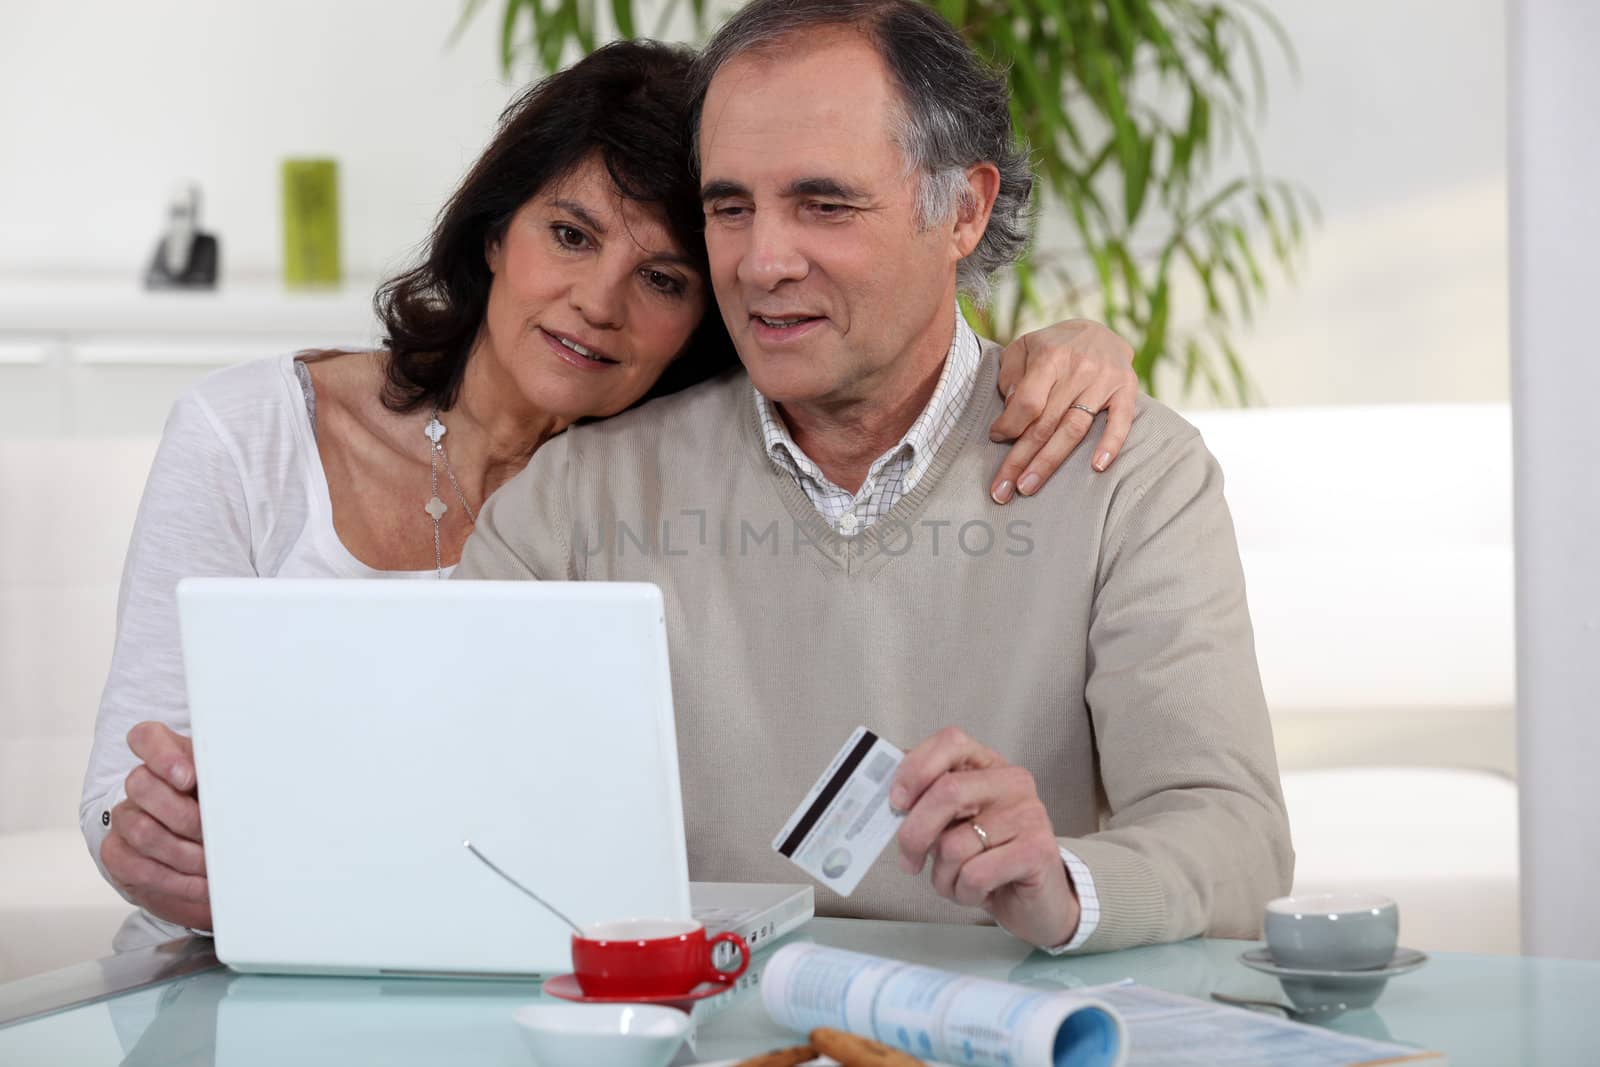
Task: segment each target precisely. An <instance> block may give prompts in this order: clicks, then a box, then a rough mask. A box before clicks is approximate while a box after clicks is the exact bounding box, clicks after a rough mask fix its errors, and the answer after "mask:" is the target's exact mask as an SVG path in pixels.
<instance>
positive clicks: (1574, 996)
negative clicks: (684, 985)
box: [0, 919, 1600, 1067]
mask: <svg viewBox="0 0 1600 1067" xmlns="http://www.w3.org/2000/svg"><path fill="white" fill-rule="evenodd" d="M787 940H800V941H814V942H816V943H818V944H824V945H834V946H838V947H841V948H850V949H854V950H856V951H859V952H869V953H873V954H876V955H882V956H892V957H895V958H898V959H903V960H907V961H910V962H913V963H922V964H927V965H930V966H936V967H944V968H947V969H950V970H956V971H961V972H963V973H967V974H973V975H981V976H984V977H988V978H999V979H1005V980H1008V981H1013V982H1020V983H1024V984H1027V985H1032V986H1038V987H1043V988H1063V989H1076V988H1081V987H1084V986H1091V985H1100V984H1104V983H1108V982H1116V981H1120V980H1122V979H1126V978H1132V979H1134V980H1135V981H1137V982H1140V983H1143V984H1144V985H1147V986H1151V987H1154V988H1158V989H1166V990H1170V991H1172V992H1177V993H1185V994H1188V995H1190V996H1198V997H1209V995H1210V994H1211V993H1212V992H1223V993H1230V994H1233V995H1236V996H1244V997H1253V998H1262V999H1274V1000H1279V1001H1281V1000H1283V992H1282V990H1281V989H1280V988H1278V984H1277V981H1276V980H1275V979H1274V978H1272V977H1270V976H1268V975H1265V974H1261V973H1258V972H1256V971H1253V970H1250V969H1248V968H1246V967H1245V966H1244V965H1243V964H1242V963H1240V962H1239V960H1238V957H1239V954H1240V953H1241V952H1243V951H1244V950H1246V949H1249V948H1253V947H1255V943H1253V942H1244V941H1201V940H1194V941H1185V942H1181V943H1179V944H1176V945H1162V946H1152V947H1148V948H1139V949H1130V950H1128V951H1125V952H1115V953H1109V954H1106V955H1101V956H1075V957H1050V956H1046V955H1044V954H1042V953H1030V952H1028V951H1027V949H1026V946H1024V945H1022V944H1021V943H1019V942H1018V941H1016V940H1015V939H1014V938H1012V937H1011V936H1010V935H1008V934H1006V933H1005V932H1004V931H1001V930H998V929H995V928H993V927H971V926H933V925H926V924H918V923H888V922H864V921H856V920H842V919H816V920H813V921H812V922H811V923H809V924H808V925H807V926H806V927H804V928H803V929H802V930H801V931H800V932H798V933H796V934H794V935H791V937H790V938H789V939H787ZM767 954H768V953H767V952H763V953H761V954H760V955H758V956H757V957H756V961H755V964H754V965H753V966H752V968H751V973H750V974H749V975H747V976H746V978H745V979H743V980H741V982H740V983H739V986H738V987H737V988H736V989H735V990H733V991H732V992H730V993H728V994H725V995H723V996H718V997H715V998H712V999H710V1000H707V1001H703V1002H701V1003H700V1004H698V1005H697V1006H696V1008H695V1011H694V1019H695V1021H696V1026H695V1031H694V1036H693V1039H692V1042H691V1043H690V1044H689V1045H686V1046H685V1047H684V1049H683V1051H682V1052H681V1053H680V1055H679V1057H678V1059H677V1060H676V1061H675V1063H677V1064H680V1065H687V1064H693V1063H698V1062H702V1061H718V1060H727V1059H731V1058H737V1057H743V1056H749V1055H753V1054H755V1053H757V1052H760V1051H764V1050H766V1049H772V1048H777V1047H780V1046H783V1045H788V1044H792V1043H793V1042H794V1035H793V1034H791V1033H788V1032H787V1031H784V1030H782V1029H780V1028H779V1027H777V1026H775V1025H774V1024H773V1023H772V1022H771V1021H770V1020H769V1019H768V1018H767V1016H766V1013H765V1011H764V1010H763V1008H762V1005H761V998H760V996H759V995H758V994H757V993H756V992H755V990H756V986H757V980H758V978H759V970H760V966H761V964H762V963H763V962H764V957H765V956H767ZM6 993H7V987H0V1000H4V999H5V996H6ZM12 999H13V1000H14V999H15V997H13V998H12ZM539 999H541V995H540V991H539V987H538V985H537V984H536V983H531V982H513V981H473V980H437V981H436V980H430V979H416V978H408V979H381V978H298V977H281V976H272V975H240V974H235V973H233V972H231V971H228V970H226V969H223V968H213V969H210V970H206V971H203V972H201V973H198V974H188V975H186V976H183V977H178V978H174V979H172V980H168V981H164V982H160V983H159V984H157V985H154V986H151V987H149V988H145V989H140V990H137V991H133V992H129V993H124V994H121V995H117V996H113V997H110V998H109V999H105V1000H101V1001H99V1002H96V1003H91V1004H87V1005H83V1006H80V1007H76V1008H70V1009H66V1010H62V1011H58V1012H55V1013H53V1014H48V1015H44V1016H41V1017H37V1018H33V1019H29V1020H26V1021H22V1022H18V1023H15V1024H13V1025H10V1026H6V1027H3V1028H0V1064H7V1065H9V1064H72V1065H83V1067H98V1065H110V1064H129V1065H136V1064H162V1065H170V1067H188V1065H192V1067H201V1065H210V1064H218V1065H225V1067H240V1065H256V1064H260V1065H266V1064H272V1065H278V1064H285V1063H294V1064H307V1065H324V1064H325V1065H329V1067H333V1065H339V1067H345V1065H348V1064H356V1063H384V1064H391V1065H396V1067H406V1065H411V1064H416V1065H419V1067H420V1065H423V1064H427V1065H430V1067H431V1065H434V1064H440V1063H460V1064H477V1065H485V1067H490V1065H495V1067H498V1065H506V1067H513V1065H514V1067H533V1061H532V1059H531V1057H530V1055H529V1053H528V1051H527V1050H526V1049H525V1048H524V1046H523V1045H522V1042H521V1039H520V1037H519V1036H518V1033H517V1030H516V1026H515V1024H514V1023H513V1022H512V1019H511V1016H512V1013H513V1012H514V1011H515V1010H516V1009H517V1008H518V1007H520V1006H521V1005H523V1004H527V1003H530V1002H532V1001H535V1000H539ZM1320 1025H1325V1026H1327V1027H1328V1028H1329V1029H1333V1030H1339V1031H1342V1032H1346V1033H1352V1034H1361V1035H1364V1036H1368V1037H1374V1038H1379V1039H1382V1040H1390V1041H1397V1042H1401V1043H1405V1044H1413V1045H1419V1046H1422V1047H1426V1048H1431V1049H1436V1050H1440V1051H1443V1052H1446V1053H1448V1054H1449V1057H1450V1062H1451V1063H1452V1064H1454V1065H1467V1064H1485V1065H1491V1064H1492V1065H1494V1067H1504V1065H1507V1064H1524V1065H1532V1064H1594V1063H1600V962H1582V961H1571V960H1552V959H1532V958H1527V957H1516V956H1472V955H1462V954H1454V953H1439V954H1436V955H1434V956H1433V957H1432V959H1430V960H1429V962H1428V963H1427V964H1426V965H1425V966H1424V967H1422V968H1421V969H1420V970H1418V971H1416V972H1415V973H1412V974H1409V975H1405V976H1403V977H1399V978H1395V979H1393V980H1391V981H1390V983H1389V985H1388V988H1387V989H1386V990H1385V991H1384V993H1383V996H1382V998H1381V999H1380V1000H1379V1001H1378V1002H1377V1004H1376V1005H1375V1006H1374V1007H1373V1008H1370V1009H1367V1010H1364V1011H1358V1012H1350V1013H1347V1014H1345V1015H1342V1016H1338V1017H1336V1018H1334V1019H1331V1020H1329V1021H1327V1022H1325V1023H1322V1024H1320ZM1137 1053H1138V1050H1137V1047H1135V1048H1134V1049H1133V1055H1132V1057H1131V1059H1130V1063H1132V1064H1137V1063H1138V1054H1137Z"/></svg>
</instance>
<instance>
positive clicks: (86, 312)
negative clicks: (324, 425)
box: [0, 278, 379, 437]
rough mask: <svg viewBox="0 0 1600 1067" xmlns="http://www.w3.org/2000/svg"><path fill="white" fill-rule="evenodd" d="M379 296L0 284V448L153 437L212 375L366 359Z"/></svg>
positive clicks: (360, 288)
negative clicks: (313, 358) (346, 351)
mask: <svg viewBox="0 0 1600 1067" xmlns="http://www.w3.org/2000/svg"><path fill="white" fill-rule="evenodd" d="M375 284H376V283H375V282H359V283H352V284H350V285H347V286H345V287H343V288H340V289H337V290H329V291H313V292H293V291H288V290H285V289H284V288H283V287H282V286H279V285H275V284H271V283H260V282H258V283H248V282H245V283H226V284H225V285H224V286H223V287H222V288H220V289H218V290H216V291H213V292H148V291H146V290H144V289H142V288H140V287H139V286H138V284H137V283H135V282H132V281H128V282H108V281H103V280H94V279H71V278H65V279H60V280H53V281H35V280H21V279H5V278H0V412H3V416H0V436H5V437H38V436H60V435H66V436H107V435H125V434H154V433H157V432H159V431H160V429H161V425H162V423H163V421H164V420H165V418H166V414H167V411H168V409H169V408H170V407H171V406H172V402H173V400H175V399H176V398H177V396H178V394H179V393H181V392H182V391H183V390H184V389H185V388H186V387H187V386H188V385H189V384H190V383H191V382H193V381H195V380H196V379H197V378H200V377H202V376H204V375H205V374H208V373H210V372H211V371H213V370H215V369H217V368H218V367H224V366H228V365H229V364H233V363H240V362H243V361H245V360H250V359H258V358H261V357H263V356H271V355H279V354H281V353H283V352H287V351H294V350H298V349H302V348H336V347H347V348H367V347H372V346H374V345H375V344H377V341H378V338H379V328H378V324H377V320H376V318H375V317H374V316H373V313H372V292H373V289H374V286H375Z"/></svg>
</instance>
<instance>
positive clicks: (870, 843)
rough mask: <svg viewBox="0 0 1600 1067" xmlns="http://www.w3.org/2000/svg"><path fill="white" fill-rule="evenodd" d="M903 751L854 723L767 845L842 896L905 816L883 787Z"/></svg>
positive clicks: (858, 880)
mask: <svg viewBox="0 0 1600 1067" xmlns="http://www.w3.org/2000/svg"><path fill="white" fill-rule="evenodd" d="M904 758H905V753H904V752H901V751H900V750H899V749H898V748H895V747H894V746H893V745H891V744H890V743H889V742H887V741H885V740H884V739H883V738H881V737H879V736H878V735H877V734H875V733H873V732H872V731H871V730H868V729H867V728H866V727H865V726H859V727H857V728H856V731H855V733H853V734H851V735H850V740H848V741H846V742H845V745H844V747H843V748H841V749H840V750H839V754H838V755H837V756H835V757H833V762H832V763H830V764H829V765H828V769H827V770H826V771H824V772H823V774H822V777H821V778H818V779H817V784H816V785H814V786H812V787H811V792H809V793H807V794H806V798H805V800H803V801H801V802H800V807H799V808H797V809H796V810H795V813H794V814H793V815H791V816H789V821H788V822H787V823H785V824H784V827H783V829H782V830H781V831H779V833H778V836H777V839H776V840H774V841H773V842H772V848H773V850H774V851H775V852H777V853H778V854H779V855H780V856H784V857H785V858H787V859H788V860H789V861H790V862H791V863H793V864H794V865H795V866H796V867H799V868H800V869H801V870H802V871H805V872H806V873H807V874H809V875H810V876H811V877H813V878H815V879H816V880H817V881H819V882H821V883H822V884H823V885H825V886H827V887H828V888H829V889H831V890H833V891H834V892H835V893H838V894H839V895H840V896H843V897H847V896H849V895H850V894H851V893H852V892H854V891H855V888H856V886H858V885H860V884H861V879H862V878H865V877H866V874H867V870H868V868H870V867H871V866H872V865H873V863H874V862H876V861H877V859H878V856H879V855H881V854H882V852H883V850H884V848H885V847H886V846H887V845H888V844H889V842H891V841H893V840H894V835H895V834H896V833H897V832H899V830H900V823H901V822H903V821H904V820H905V815H904V814H903V813H899V812H895V811H891V810H890V808H889V786H890V784H891V783H893V781H894V772H895V768H896V767H898V766H900V761H901V760H902V759H904Z"/></svg>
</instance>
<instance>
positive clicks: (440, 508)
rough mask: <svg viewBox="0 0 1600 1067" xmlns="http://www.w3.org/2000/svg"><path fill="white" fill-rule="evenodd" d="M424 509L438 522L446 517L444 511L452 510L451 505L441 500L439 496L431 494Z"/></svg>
mask: <svg viewBox="0 0 1600 1067" xmlns="http://www.w3.org/2000/svg"><path fill="white" fill-rule="evenodd" d="M422 510H423V511H426V512H427V513H428V514H429V515H430V516H432V517H433V521H434V522H438V521H439V520H440V519H442V518H444V513H445V512H447V511H449V510H450V505H449V504H446V503H445V502H444V501H443V500H440V499H439V498H438V497H437V496H431V497H429V498H428V502H427V503H426V504H424V505H423V507H422Z"/></svg>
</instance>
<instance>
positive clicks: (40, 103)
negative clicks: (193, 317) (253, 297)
mask: <svg viewBox="0 0 1600 1067" xmlns="http://www.w3.org/2000/svg"><path fill="white" fill-rule="evenodd" d="M459 10H460V5H459V3H457V2H455V0H271V2H267V3H254V2H248V0H215V2H212V0H138V2H137V3H127V2H123V0H80V2H74V3H61V2H60V0H5V3H4V5H3V6H0V273H12V272H19V271H26V272H37V271H46V272H50V273H76V272H79V271H85V270H89V271H103V272H107V273H114V274H119V275H123V276H133V275H135V274H136V273H138V272H139V271H141V270H142V267H143V264H144V263H145V262H146V260H147V259H148V258H149V256H150V253H151V250H152V248H153V247H154V243H155V238H156V235H157V232H158V230H159V228H160V225H161V223H162V221H163V218H164V205H165V201H166V196H167V192H168V189H169V187H170V186H171V185H172V183H173V181H174V180H175V179H178V178H183V177H191V178H194V179H197V180H198V181H199V182H200V183H201V185H202V186H203V188H204V195H205V205H204V212H205V218H206V220H207V222H208V224H209V225H210V226H211V227H213V228H215V229H216V230H217V231H218V232H219V233H220V234H221V236H222V241H223V259H224V267H225V269H226V270H228V271H230V272H232V273H233V274H234V275H235V276H239V275H244V274H252V273H275V272H276V271H277V270H278V269H279V267H280V264H281V262H282V256H281V251H280V241H281V231H280V228H279V225H278V220H279V210H278V196H279V192H278V165H279V162H280V160H281V159H283V158H284V157H285V156H291V155H322V154H327V155H332V156H335V157H337V158H338V159H339V162H340V167H341V175H340V178H341V185H342V189H341V192H342V209H343V216H344V233H343V236H344V253H345V257H344V258H345V269H346V273H347V274H348V275H353V276H357V277H360V276H371V275H375V274H377V273H378V272H380V271H381V270H383V269H384V268H385V267H386V266H390V265H392V264H394V263H396V262H398V261H399V260H400V259H401V258H403V257H404V256H405V255H406V253H407V252H408V250H409V249H410V248H411V247H412V245H413V244H414V243H415V242H416V241H418V240H419V239H420V238H422V237H423V236H424V235H425V233H426V230H427V227H428V224H429V222H430V220H431V219H432V217H433V214H434V213H435V212H436V211H437V210H438V208H439V207H440V205H441V204H442V203H443V200H444V198H445V196H446V195H447V194H448V192H449V190H450V188H451V187H452V185H453V184H454V182H455V181H456V179H457V178H458V177H459V176H460V174H461V173H462V171H463V170H464V168H465V167H466V165H467V164H468V163H469V162H470V161H471V160H472V159H473V158H474V157H475V155H476V154H477V152H478V150H479V149H480V148H481V147H482V146H483V144H484V142H485V141H486V140H487V138H488V136H489V134H490V132H491V130H492V128H493V124H494V120H495V118H496V117H497V116H498V114H499V111H500V109H501V108H502V107H503V106H504V104H505V102H506V100H507V99H508V96H509V91H510V90H509V87H508V86H507V85H506V84H504V83H502V82H501V80H500V78H499V66H498V58H497V49H498V45H497V42H496V33H497V29H498V20H497V19H496V18H495V17H494V15H493V13H492V12H490V13H488V14H487V17H484V18H482V19H480V20H479V21H478V22H477V23H476V24H475V25H474V26H472V28H471V29H470V30H469V31H468V32H467V34H466V35H465V36H464V37H463V39H462V40H461V41H459V42H458V43H457V44H456V45H455V46H454V47H448V46H447V44H446V40H447V38H448V36H449V34H450V30H451V28H452V27H453V26H454V24H455V19H456V17H457V14H458V12H459Z"/></svg>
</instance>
